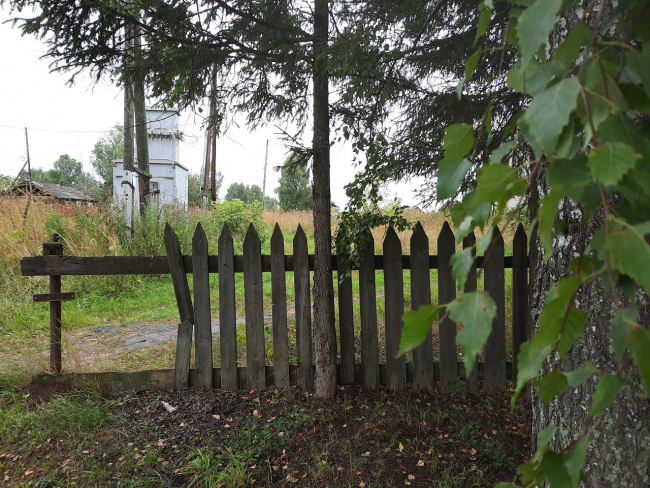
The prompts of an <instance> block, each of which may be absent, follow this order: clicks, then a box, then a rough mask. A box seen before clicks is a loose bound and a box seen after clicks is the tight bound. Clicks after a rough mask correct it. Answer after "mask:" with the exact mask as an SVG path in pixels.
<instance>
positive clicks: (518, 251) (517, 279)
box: [512, 224, 528, 385]
mask: <svg viewBox="0 0 650 488" xmlns="http://www.w3.org/2000/svg"><path fill="white" fill-rule="evenodd" d="M527 242H528V240H527V236H526V231H525V230H524V226H523V225H521V224H519V226H518V227H517V231H516V232H515V237H514V239H513V241H512V382H513V384H515V385H516V384H517V356H518V355H519V348H520V347H521V344H522V343H523V342H524V341H526V316H527V314H528V255H527Z"/></svg>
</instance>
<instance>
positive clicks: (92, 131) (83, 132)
mask: <svg viewBox="0 0 650 488" xmlns="http://www.w3.org/2000/svg"><path fill="white" fill-rule="evenodd" d="M0 127H4V128H5V129H18V130H24V129H25V128H24V127H14V126H13V125H3V124H0ZM113 129H114V127H113V128H112V129H109V130H55V129H32V128H30V129H29V130H31V131H34V132H56V133H66V134H97V133H108V132H110V131H111V130H113Z"/></svg>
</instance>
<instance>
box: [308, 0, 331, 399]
mask: <svg viewBox="0 0 650 488" xmlns="http://www.w3.org/2000/svg"><path fill="white" fill-rule="evenodd" d="M328 2H329V0H315V1H314V43H313V54H314V68H313V69H314V139H313V151H314V167H313V174H314V188H313V192H314V244H315V246H314V247H315V249H314V353H315V362H316V376H315V379H314V386H315V387H316V396H317V397H319V398H332V397H333V396H334V395H335V394H336V330H335V328H334V286H333V283H332V261H331V255H332V219H331V207H330V205H331V198H330V139H329V130H330V129H329V77H328V72H327V58H326V57H327V38H328V25H329V3H328Z"/></svg>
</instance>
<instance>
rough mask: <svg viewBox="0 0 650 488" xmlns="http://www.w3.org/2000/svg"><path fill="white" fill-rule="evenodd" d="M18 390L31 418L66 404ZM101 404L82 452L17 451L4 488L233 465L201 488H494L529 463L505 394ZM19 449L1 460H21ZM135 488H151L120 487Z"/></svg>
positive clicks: (196, 392)
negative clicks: (94, 472) (50, 479)
mask: <svg viewBox="0 0 650 488" xmlns="http://www.w3.org/2000/svg"><path fill="white" fill-rule="evenodd" d="M24 392H25V395H29V397H30V399H29V401H30V402H31V403H30V404H31V405H32V407H30V408H32V409H38V408H40V406H42V405H46V404H47V402H48V401H50V400H51V399H52V398H53V397H56V396H59V395H74V394H76V393H75V391H74V389H72V388H69V387H64V386H61V385H51V386H29V387H27V388H26V389H25V390H24ZM103 401H104V400H103ZM105 401H106V402H108V403H109V405H110V408H109V409H108V411H107V412H106V419H105V420H104V421H102V422H101V423H100V425H99V426H97V427H95V428H94V429H93V431H92V432H90V433H88V434H86V433H83V432H80V433H77V434H76V435H77V436H79V435H82V436H83V435H88V436H89V439H87V442H86V443H85V444H83V447H76V448H75V447H74V446H75V445H77V446H81V444H75V442H78V440H76V439H75V437H74V436H70V437H66V436H63V435H62V436H61V439H59V440H57V441H52V442H50V441H48V442H50V444H48V445H49V446H52V448H51V449H56V452H49V451H46V452H42V451H40V452H39V451H33V449H32V450H31V451H26V454H24V455H23V456H22V457H21V458H20V459H19V464H16V466H15V470H11V469H10V470H7V471H5V473H6V475H5V481H4V482H5V483H7V485H6V486H27V485H20V483H25V482H28V481H35V480H38V479H39V477H41V478H42V477H43V476H45V475H47V474H48V473H47V470H48V469H50V470H51V469H52V467H51V466H57V469H58V468H59V467H60V463H61V460H63V459H65V461H66V464H67V465H68V466H69V467H71V468H69V469H67V470H65V469H64V470H59V471H57V473H58V475H57V476H59V478H57V480H60V481H61V482H62V483H63V484H62V485H54V484H52V485H47V484H46V485H43V484H41V485H38V486H70V485H69V484H68V483H70V482H71V481H70V480H74V484H75V485H76V486H170V487H189V486H208V484H207V478H206V476H207V473H208V468H207V467H206V466H207V464H206V463H209V460H210V459H212V460H213V461H212V463H213V464H212V466H213V468H211V469H215V470H216V471H215V472H217V473H221V474H223V472H224V470H226V469H231V468H232V467H233V463H234V464H236V467H237V468H238V469H239V470H240V471H241V473H242V474H241V476H242V477H241V478H236V480H239V481H237V483H236V484H235V482H234V481H233V479H234V478H226V479H230V480H231V481H230V482H227V481H226V482H224V484H218V483H216V484H213V485H210V486H274V487H275V486H277V487H290V486H300V487H326V486H329V487H333V486H354V487H361V488H363V487H371V486H373V487H380V486H383V487H390V486H414V487H441V488H442V487H465V486H493V485H494V484H495V482H498V481H512V480H513V477H514V473H515V469H516V466H517V465H519V464H521V463H522V462H524V461H525V460H526V459H527V458H528V456H529V453H530V413H529V410H528V409H526V408H523V407H521V406H518V407H517V408H516V409H515V410H513V411H511V410H510V408H509V404H510V399H509V395H508V394H506V393H504V394H502V395H496V396H485V395H479V394H475V393H469V392H467V391H465V390H464V389H463V388H461V387H458V388H456V391H455V392H454V393H439V392H437V391H434V392H430V393H418V392H414V391H412V390H407V391H406V392H403V393H395V392H389V391H387V390H385V389H379V390H367V389H364V388H362V387H360V386H351V387H347V386H346V387H341V388H340V389H339V391H338V395H337V397H336V398H335V399H334V400H331V401H321V400H318V399H316V398H315V397H314V395H313V392H310V391H305V390H301V389H298V388H290V389H286V390H277V389H273V388H269V389H266V390H261V391H257V390H250V391H241V390H239V391H223V390H200V389H191V390H187V391H183V392H179V393H177V392H171V391H141V392H133V393H130V394H127V395H122V396H120V397H116V398H111V399H105ZM1 444H2V442H0V445H1ZM19 444H20V441H18V443H17V444H16V445H9V446H6V445H5V446H3V449H2V450H3V451H5V452H9V451H11V452H22V451H21V449H20V445H19ZM54 446H56V448H54ZM39 447H40V446H39ZM46 449H47V448H46ZM82 449H83V450H82ZM50 456H54V459H50ZM90 458H92V459H94V460H95V461H94V462H95V464H94V465H93V466H97V465H98V464H97V463H99V465H100V466H101V469H102V473H105V474H104V475H103V476H105V478H104V481H102V482H100V483H99V484H97V481H92V482H88V483H87V482H85V481H84V480H85V479H86V478H85V477H86V476H89V475H88V474H87V473H88V472H90V470H89V469H88V468H87V467H86V468H85V467H84V463H85V462H87V461H88V459H90ZM48 459H49V461H48ZM57 459H60V460H59V461H57ZM0 461H2V460H1V459H0ZM50 461H52V462H50ZM57 463H59V464H57ZM75 463H77V464H75ZM217 464H218V466H217ZM48 466H49V467H48ZM72 466H77V467H72ZM215 466H216V467H215ZM93 469H99V468H96V467H95V468H93ZM25 473H28V476H26V475H25ZM50 476H51V475H50ZM136 479H137V480H139V481H138V482H141V481H147V482H149V481H150V482H151V484H137V485H132V484H129V483H130V482H131V481H132V480H136ZM127 480H131V481H129V483H127ZM240 482H241V483H240ZM0 484H2V481H0Z"/></svg>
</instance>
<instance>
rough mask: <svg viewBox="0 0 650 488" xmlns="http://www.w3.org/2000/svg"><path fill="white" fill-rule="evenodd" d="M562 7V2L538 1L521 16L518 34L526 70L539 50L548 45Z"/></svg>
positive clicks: (551, 0)
mask: <svg viewBox="0 0 650 488" xmlns="http://www.w3.org/2000/svg"><path fill="white" fill-rule="evenodd" d="M561 7H562V0H537V1H536V2H535V3H534V4H533V5H531V6H530V7H528V8H527V9H526V10H524V11H523V12H522V13H521V15H520V16H519V19H518V22H517V34H518V36H519V43H520V45H521V59H522V62H523V66H524V68H525V67H526V66H527V64H528V63H529V62H530V60H531V59H532V58H533V56H534V55H535V54H536V53H537V51H538V50H539V48H540V47H541V46H543V45H545V44H546V41H547V39H548V36H549V34H550V33H551V31H552V30H553V27H555V17H556V16H557V13H558V12H559V11H560V8H561Z"/></svg>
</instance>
